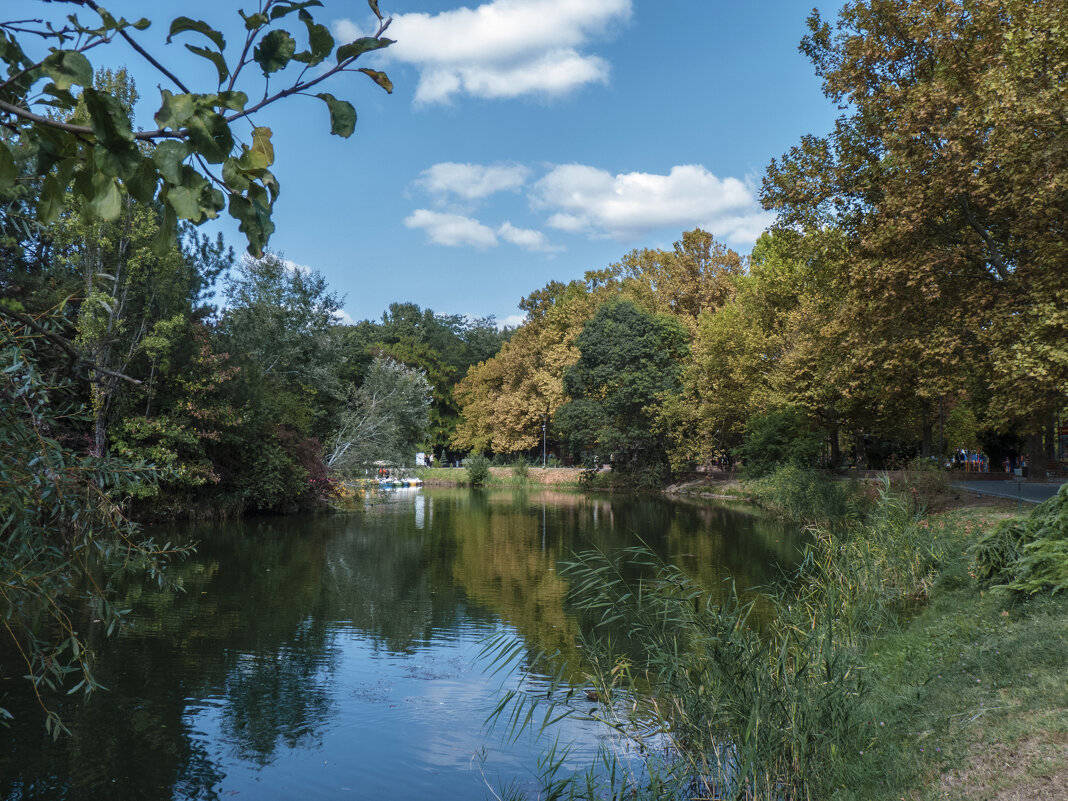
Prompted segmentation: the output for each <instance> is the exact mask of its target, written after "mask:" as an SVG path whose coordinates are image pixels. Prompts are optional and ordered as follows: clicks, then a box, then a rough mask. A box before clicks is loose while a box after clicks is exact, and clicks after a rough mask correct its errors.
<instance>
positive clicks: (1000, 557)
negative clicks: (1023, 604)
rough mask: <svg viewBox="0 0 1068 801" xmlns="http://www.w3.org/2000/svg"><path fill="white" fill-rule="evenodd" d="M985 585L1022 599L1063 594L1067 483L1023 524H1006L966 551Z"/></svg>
mask: <svg viewBox="0 0 1068 801" xmlns="http://www.w3.org/2000/svg"><path fill="white" fill-rule="evenodd" d="M972 555H973V558H974V560H975V568H974V571H975V574H976V576H977V578H979V580H980V581H982V582H984V583H985V584H987V585H994V586H1000V587H1005V588H1007V589H1009V590H1012V591H1014V592H1018V593H1025V594H1027V595H1035V594H1036V593H1045V592H1048V593H1058V592H1063V591H1065V590H1068V484H1065V485H1062V486H1061V488H1060V489H1059V490H1058V491H1057V494H1056V495H1054V496H1053V497H1052V498H1050V499H1049V500H1048V501H1045V502H1043V503H1041V504H1039V505H1038V506H1036V507H1035V508H1034V510H1033V511H1032V512H1031V514H1030V515H1028V516H1027V518H1025V519H1024V520H1006V521H1004V522H1002V523H1001V524H1000V525H999V526H998V527H997V528H995V529H994V530H993V531H991V532H989V533H987V534H985V535H984V536H983V537H982V538H981V539H980V540H979V541H978V542H976V543H975V545H974V546H973V548H972Z"/></svg>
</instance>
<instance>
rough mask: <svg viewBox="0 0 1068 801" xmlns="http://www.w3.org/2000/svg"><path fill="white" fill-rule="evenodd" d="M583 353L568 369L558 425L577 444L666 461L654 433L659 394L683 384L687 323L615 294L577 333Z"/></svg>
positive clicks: (660, 441) (579, 447)
mask: <svg viewBox="0 0 1068 801" xmlns="http://www.w3.org/2000/svg"><path fill="white" fill-rule="evenodd" d="M575 345H576V347H577V348H578V349H579V351H580V353H581V355H580V356H579V359H578V361H577V362H576V363H575V364H574V365H573V366H572V367H570V368H568V370H567V372H565V373H564V391H565V392H566V393H567V394H568V396H569V397H570V398H571V400H570V401H568V402H567V403H566V404H564V405H563V406H561V407H560V408H559V409H557V411H556V418H555V422H556V426H557V428H558V429H559V430H560V431H561V433H562V435H563V436H564V437H565V438H566V440H567V441H568V443H569V444H570V446H571V449H572V450H573V451H582V450H587V449H595V450H597V451H598V452H599V453H600V455H601V456H602V457H608V456H609V455H610V454H613V453H614V454H617V458H618V459H619V461H620V463H621V464H622V465H626V464H627V462H629V461H636V460H640V461H641V462H643V463H646V464H656V463H660V462H663V461H664V444H663V438H662V437H661V436H658V435H657V433H656V425H655V420H656V415H657V411H656V410H657V406H658V404H659V402H660V400H661V399H662V398H663V397H664V396H666V395H668V394H670V393H672V392H675V391H677V389H678V376H679V373H680V371H681V363H680V362H681V359H682V358H683V356H684V355H685V354H686V353H687V349H688V345H687V337H686V332H685V329H684V328H683V327H682V326H681V325H680V324H679V323H678V322H677V321H676V320H674V319H672V318H670V317H663V316H660V317H658V316H653V315H650V314H648V313H646V312H644V311H642V310H641V309H640V308H638V306H637V305H635V304H634V303H633V302H631V301H627V300H610V301H608V302H607V303H605V304H603V305H602V306H601V307H600V308H598V310H597V312H596V313H595V314H594V316H593V317H592V318H591V319H590V321H589V322H587V323H586V325H585V326H583V328H582V333H581V334H579V336H578V338H577V339H576V340H575Z"/></svg>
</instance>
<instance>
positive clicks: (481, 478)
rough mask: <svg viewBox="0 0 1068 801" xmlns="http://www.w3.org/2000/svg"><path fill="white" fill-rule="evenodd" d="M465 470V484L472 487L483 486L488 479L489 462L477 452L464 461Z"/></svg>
mask: <svg viewBox="0 0 1068 801" xmlns="http://www.w3.org/2000/svg"><path fill="white" fill-rule="evenodd" d="M464 467H465V468H467V483H468V484H469V485H471V486H472V487H481V486H484V485H485V483H486V480H487V479H488V478H489V474H490V472H489V470H490V461H489V459H487V458H486V457H485V456H483V455H482V454H481V453H479V452H472V453H471V454H470V455H469V456H468V457H467V458H466V459H464Z"/></svg>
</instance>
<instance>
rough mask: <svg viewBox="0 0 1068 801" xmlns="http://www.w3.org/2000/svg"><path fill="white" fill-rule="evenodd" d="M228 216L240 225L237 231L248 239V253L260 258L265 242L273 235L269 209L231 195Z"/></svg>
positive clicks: (260, 204)
mask: <svg viewBox="0 0 1068 801" xmlns="http://www.w3.org/2000/svg"><path fill="white" fill-rule="evenodd" d="M230 216H231V217H233V218H234V219H235V220H238V221H239V222H240V223H241V224H240V225H239V226H238V230H240V231H241V233H243V234H244V235H245V238H246V239H248V252H249V253H250V254H252V255H253V256H255V257H257V258H259V257H260V256H262V255H263V248H264V247H265V246H266V245H267V240H268V239H269V238H270V236H271V234H272V233H274V223H272V222H271V211H270V209H269V208H268V207H266V206H264V205H263V204H262V203H259V202H254V201H250V200H248V199H247V198H245V197H242V196H241V195H236V194H232V195H230Z"/></svg>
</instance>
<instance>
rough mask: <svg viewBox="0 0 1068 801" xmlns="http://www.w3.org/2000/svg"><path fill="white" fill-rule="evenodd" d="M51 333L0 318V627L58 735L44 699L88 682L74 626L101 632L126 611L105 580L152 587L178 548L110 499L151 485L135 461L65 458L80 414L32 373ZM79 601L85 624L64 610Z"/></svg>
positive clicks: (62, 384) (52, 381) (67, 392)
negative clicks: (142, 578)
mask: <svg viewBox="0 0 1068 801" xmlns="http://www.w3.org/2000/svg"><path fill="white" fill-rule="evenodd" d="M55 325H56V322H55V320H53V319H50V318H47V317H37V318H35V319H34V325H33V326H32V327H27V326H12V325H10V324H8V323H7V322H6V321H3V320H0V358H2V359H3V362H4V364H5V365H6V368H5V369H4V371H3V372H2V373H0V620H2V621H3V622H2V626H3V631H4V633H5V635H6V637H7V638H8V639H9V641H10V643H11V645H12V646H13V647H14V649H15V650H16V651H17V652H18V654H19V655H20V656H21V657H22V659H23V661H24V662H25V664H26V676H27V678H28V679H29V680H30V681H31V682H32V684H33V686H34V692H35V693H36V695H37V698H38V700H39V701H40V703H41V706H42V708H43V709H44V710H45V713H46V718H45V725H46V728H47V729H48V730H50V731H52V732H53V734H55V735H57V736H58V734H59V732H60V731H61V730H62V721H60V720H59V718H58V716H57V715H56V713H55V712H53V711H51V710H50V709H49V708H48V702H47V697H46V696H47V693H48V692H50V691H51V692H57V691H60V690H61V689H65V690H67V691H68V692H76V691H78V690H82V691H84V692H86V693H88V692H90V691H91V690H92V689H94V688H95V687H96V686H97V685H96V682H95V680H94V678H93V672H92V653H91V652H90V651H89V650H87V648H86V645H85V638H86V632H85V630H84V629H82V628H81V627H80V626H81V623H80V621H84V622H85V625H86V626H90V625H94V624H95V625H99V626H101V627H102V628H103V629H104V630H106V631H107V633H109V634H110V633H111V632H112V631H113V630H114V629H115V628H116V626H118V625H119V624H120V623H121V620H122V617H123V615H124V614H125V612H126V611H129V610H122V609H121V608H119V607H117V606H116V605H114V603H113V601H114V598H113V595H112V586H111V583H110V579H111V578H112V577H116V576H117V575H119V574H122V573H126V572H135V571H136V572H143V573H146V574H147V575H149V576H150V577H152V578H155V579H158V580H159V582H160V584H161V585H162V584H163V583H164V578H163V576H164V573H163V570H164V567H165V565H166V562H167V560H168V558H170V557H172V556H174V555H175V554H178V553H182V552H184V551H185V550H186V549H184V548H173V549H172V548H171V547H170V545H169V544H164V545H159V544H158V543H155V542H154V541H152V540H151V539H149V538H144V537H143V536H142V535H141V532H140V530H139V528H138V527H137V526H136V525H134V524H132V523H130V522H129V521H128V520H127V519H126V518H125V516H124V515H123V510H122V508H121V506H120V504H119V503H118V502H117V501H116V498H121V497H123V496H124V495H125V494H126V493H127V492H128V491H129V490H130V488H131V487H133V486H135V485H137V484H138V483H142V482H145V481H151V480H152V478H153V475H152V470H151V469H150V468H149V467H148V466H147V465H146V464H144V463H131V462H128V461H122V460H115V459H112V458H109V457H108V456H107V455H105V454H99V455H94V454H90V455H84V454H80V453H79V452H78V451H77V441H78V433H79V432H78V429H77V427H76V426H77V424H78V423H79V422H81V421H82V420H83V419H84V412H85V410H84V408H83V407H81V405H80V404H79V403H78V401H77V396H76V395H74V394H73V393H72V389H73V387H72V384H71V382H70V381H69V380H67V379H63V378H61V377H56V376H55V374H54V372H52V371H47V372H46V371H42V370H41V368H40V365H39V363H38V359H37V355H36V350H37V346H38V344H39V342H40V340H41V337H42V334H41V333H40V332H41V331H50V330H52V328H53V327H54V326H55ZM83 594H84V595H83ZM79 596H82V597H87V599H88V602H89V604H90V605H91V607H92V609H93V610H94V614H93V615H92V616H91V617H92V618H93V621H92V622H89V621H90V618H89V617H86V616H84V615H79V614H76V613H75V609H76V608H77V607H78V606H79V605H80V604H81V600H80V599H79ZM72 682H73V683H72ZM6 714H7V713H6V712H5V710H3V709H2V708H0V719H2V718H3V717H5V715H6Z"/></svg>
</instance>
